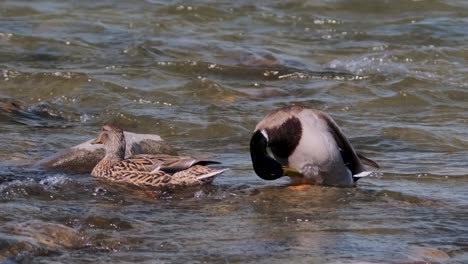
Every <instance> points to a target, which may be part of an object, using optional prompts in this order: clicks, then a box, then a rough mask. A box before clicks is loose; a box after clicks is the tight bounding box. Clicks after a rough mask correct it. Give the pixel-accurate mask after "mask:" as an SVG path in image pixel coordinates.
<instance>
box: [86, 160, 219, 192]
mask: <svg viewBox="0 0 468 264" xmlns="http://www.w3.org/2000/svg"><path fill="white" fill-rule="evenodd" d="M198 162H201V163H203V161H198V160H196V159H194V158H190V157H178V156H169V155H136V156H133V157H130V158H128V159H125V160H121V161H119V162H116V163H114V164H106V168H103V169H102V170H98V173H97V175H95V176H97V177H105V178H108V179H110V180H113V181H118V182H127V183H132V184H136V185H148V186H156V187H161V186H166V185H195V184H201V183H206V182H210V181H212V180H213V179H214V176H215V175H217V174H220V173H222V172H223V171H224V169H219V170H216V169H211V168H208V167H206V166H202V165H196V164H197V163H198ZM208 162H209V161H208ZM171 174H172V175H171Z"/></svg>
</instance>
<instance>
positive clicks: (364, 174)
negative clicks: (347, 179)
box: [353, 171, 374, 182]
mask: <svg viewBox="0 0 468 264" xmlns="http://www.w3.org/2000/svg"><path fill="white" fill-rule="evenodd" d="M372 173H374V172H373V171H362V172H360V173H358V174H354V175H353V180H354V182H357V181H358V180H359V179H361V178H364V177H367V176H369V175H371V174H372Z"/></svg>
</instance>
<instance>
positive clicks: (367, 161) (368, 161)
mask: <svg viewBox="0 0 468 264" xmlns="http://www.w3.org/2000/svg"><path fill="white" fill-rule="evenodd" d="M356 154H357V156H358V157H359V159H360V160H361V162H362V163H364V164H366V165H367V166H371V167H374V168H376V169H379V168H380V166H379V164H378V163H377V162H375V161H373V160H371V159H369V158H366V157H364V155H362V154H361V153H359V152H356ZM361 173H362V172H361Z"/></svg>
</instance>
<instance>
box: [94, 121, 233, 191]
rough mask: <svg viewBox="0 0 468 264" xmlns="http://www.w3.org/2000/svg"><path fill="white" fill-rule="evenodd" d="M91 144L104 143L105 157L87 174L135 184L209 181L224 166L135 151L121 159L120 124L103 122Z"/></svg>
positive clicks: (184, 183)
mask: <svg viewBox="0 0 468 264" xmlns="http://www.w3.org/2000/svg"><path fill="white" fill-rule="evenodd" d="M94 144H104V147H105V149H106V155H105V157H104V158H103V159H102V160H101V161H100V162H99V163H98V164H97V165H96V167H94V169H93V171H92V172H91V175H93V176H95V177H101V178H106V179H109V180H112V181H117V182H127V183H132V184H135V185H147V186H156V187H162V186H174V185H197V184H202V183H206V182H211V181H212V180H213V179H214V177H215V176H216V175H218V174H220V173H222V172H223V171H224V170H225V169H211V168H208V167H206V166H203V165H207V164H214V163H217V162H214V161H202V160H197V159H194V158H191V157H186V156H171V155H165V154H160V155H145V154H142V155H135V156H132V157H130V158H127V159H124V154H125V137H124V136H123V132H122V130H121V129H120V128H118V127H115V126H111V125H105V126H104V127H103V128H102V132H101V134H100V135H99V138H98V139H97V140H96V141H95V142H94Z"/></svg>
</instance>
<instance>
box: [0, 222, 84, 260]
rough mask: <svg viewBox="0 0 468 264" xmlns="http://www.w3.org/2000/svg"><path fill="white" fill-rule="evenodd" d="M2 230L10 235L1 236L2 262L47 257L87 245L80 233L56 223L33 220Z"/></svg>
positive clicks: (0, 252)
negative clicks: (16, 258)
mask: <svg viewBox="0 0 468 264" xmlns="http://www.w3.org/2000/svg"><path fill="white" fill-rule="evenodd" d="M2 229H3V231H4V232H5V233H6V234H8V235H7V236H0V261H4V260H6V259H11V258H15V257H20V256H27V255H30V256H46V255H50V254H52V253H54V252H56V251H57V250H61V249H73V248H82V247H84V246H85V244H86V241H85V238H84V237H83V235H82V234H81V233H80V232H78V231H76V230H74V229H73V228H70V227H68V226H64V225H61V224H56V223H47V222H42V221H37V220H33V221H29V222H24V223H19V224H15V225H11V226H10V225H8V226H5V227H3V228H2Z"/></svg>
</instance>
